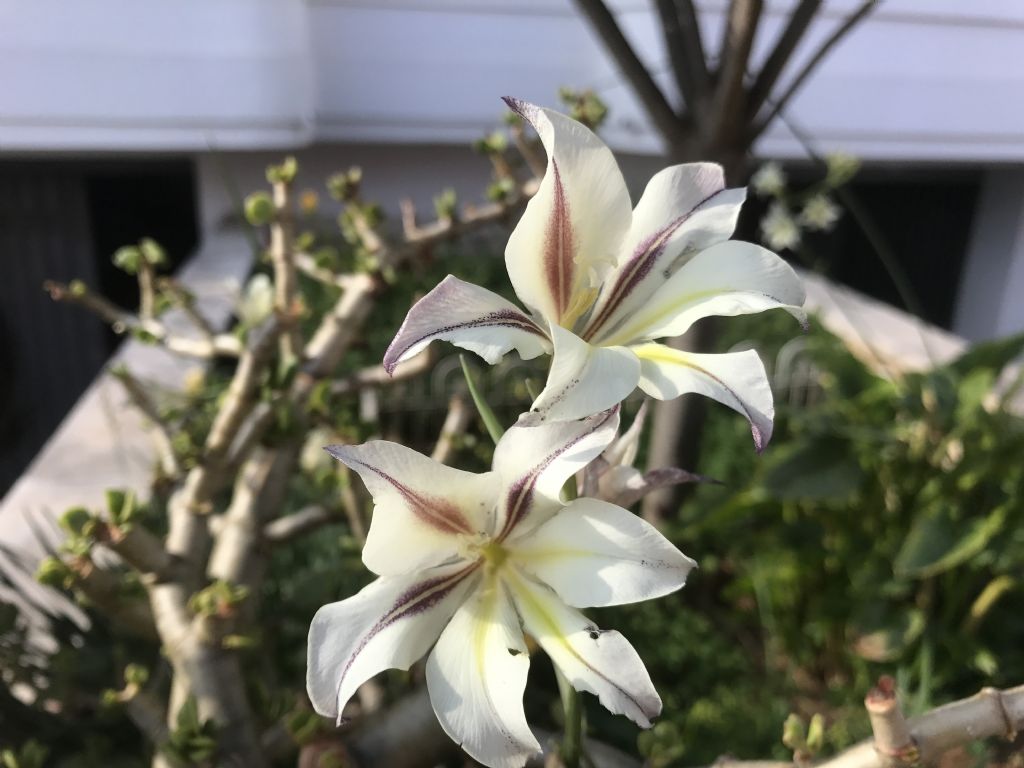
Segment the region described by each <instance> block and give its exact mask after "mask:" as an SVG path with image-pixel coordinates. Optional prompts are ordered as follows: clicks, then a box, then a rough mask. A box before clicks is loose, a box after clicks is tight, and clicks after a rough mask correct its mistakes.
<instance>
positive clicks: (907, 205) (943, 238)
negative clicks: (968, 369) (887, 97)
mask: <svg viewBox="0 0 1024 768" xmlns="http://www.w3.org/2000/svg"><path fill="white" fill-rule="evenodd" d="M787 173H788V175H789V176H790V177H791V178H792V179H793V186H794V187H795V188H797V189H799V188H801V186H802V184H804V183H811V182H813V181H814V180H816V179H817V178H819V177H818V176H810V175H806V171H805V170H803V169H799V168H798V169H796V170H792V171H791V170H790V169H787ZM850 188H851V190H852V192H853V193H854V194H855V195H856V198H857V200H858V201H859V202H860V204H861V205H862V206H863V207H864V209H865V211H866V212H867V214H868V216H869V217H870V219H871V220H872V221H873V223H874V225H875V226H877V228H878V231H879V232H880V233H881V234H882V235H883V237H884V238H885V240H886V241H887V242H888V245H889V247H890V248H891V249H892V253H893V255H894V257H895V260H896V262H897V265H898V269H900V270H902V272H903V273H904V274H905V276H906V279H907V282H908V283H909V286H910V290H911V291H912V293H913V296H912V298H911V299H910V301H911V303H917V304H918V305H919V307H920V311H921V314H922V317H923V319H925V320H926V321H928V322H929V323H932V324H934V325H937V326H940V327H942V328H946V329H949V328H950V327H951V326H952V322H953V313H954V311H955V308H956V294H957V288H958V286H959V282H960V277H961V274H962V271H963V265H964V258H965V256H966V253H967V246H968V241H969V238H970V233H971V225H972V222H973V220H974V213H975V208H976V205H977V201H978V196H979V193H980V190H981V172H980V171H974V170H943V171H913V170H899V171H897V170H876V169H868V170H865V171H864V172H862V174H861V175H860V177H859V178H858V179H857V180H855V181H854V182H853V183H852V184H851V186H850ZM748 200H749V202H748V204H747V205H746V206H745V208H744V211H743V217H742V222H741V227H742V232H743V234H742V237H743V238H744V239H754V240H757V241H760V237H759V235H758V232H757V229H756V228H757V225H758V222H760V220H761V219H762V217H763V216H764V214H765V212H766V211H767V207H768V203H767V201H765V199H764V198H758V197H757V196H755V195H753V194H751V195H750V196H749V198H748ZM837 202H838V201H837ZM794 213H798V212H797V211H795V212H794ZM800 250H801V253H800V254H799V257H794V254H790V253H786V254H784V255H785V256H786V257H787V258H792V260H793V261H794V263H798V264H799V263H808V262H810V263H814V264H815V265H816V266H817V267H818V268H819V269H820V270H821V271H823V272H824V274H825V275H827V276H828V277H830V278H831V279H833V280H835V281H837V282H839V283H842V284H844V285H848V286H850V287H851V288H854V289H856V290H858V291H860V292H862V293H865V294H867V295H868V296H872V297H874V298H876V299H879V300H881V301H884V302H886V303H888V304H892V305H893V306H896V307H899V308H900V309H904V310H907V311H911V309H912V307H910V306H908V304H907V302H906V301H905V300H904V297H903V296H901V293H900V290H899V289H898V288H897V286H896V283H895V282H894V280H893V278H892V276H891V275H890V272H889V270H888V269H887V267H886V265H885V263H884V262H883V260H882V258H880V257H879V255H878V253H877V251H876V250H875V248H874V246H873V245H872V244H871V240H870V238H869V237H868V236H867V235H866V234H865V232H864V229H863V228H862V227H861V226H860V225H859V224H858V223H857V221H856V220H855V219H854V217H853V216H851V215H850V213H849V212H847V211H846V210H844V211H843V214H842V217H841V218H840V220H839V221H838V223H837V224H836V226H835V227H834V229H832V230H831V231H830V232H827V233H809V232H804V235H803V242H802V245H801V249H800Z"/></svg>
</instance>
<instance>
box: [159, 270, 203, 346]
mask: <svg viewBox="0 0 1024 768" xmlns="http://www.w3.org/2000/svg"><path fill="white" fill-rule="evenodd" d="M157 287H158V288H160V290H162V291H164V293H166V294H167V295H169V296H170V297H171V298H172V299H173V300H174V303H175V305H176V306H177V307H178V308H180V309H181V311H182V312H184V313H185V316H186V317H188V319H189V320H190V321H191V322H192V325H194V326H195V327H196V329H197V330H198V331H199V332H200V333H201V334H202V335H203V337H204V338H206V339H212V338H213V337H215V336H216V335H217V332H216V331H215V330H214V328H213V325H212V324H211V323H210V321H209V320H208V319H207V318H206V316H205V315H204V314H203V313H202V312H200V311H199V308H198V307H196V298H195V296H193V295H192V293H191V292H190V291H189V290H188V289H187V288H185V286H183V285H182V284H181V283H179V282H178V281H177V280H175V279H174V278H171V277H161V278H159V279H158V280H157Z"/></svg>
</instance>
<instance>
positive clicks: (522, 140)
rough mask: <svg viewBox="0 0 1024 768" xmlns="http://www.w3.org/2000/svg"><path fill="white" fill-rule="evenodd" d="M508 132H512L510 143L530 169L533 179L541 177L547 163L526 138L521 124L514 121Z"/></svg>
mask: <svg viewBox="0 0 1024 768" xmlns="http://www.w3.org/2000/svg"><path fill="white" fill-rule="evenodd" d="M509 132H510V133H511V134H512V143H513V144H515V145H516V150H517V151H518V152H519V155H520V156H521V157H522V158H523V161H524V162H525V163H526V167H527V168H529V169H530V173H532V174H533V177H534V179H539V178H541V177H542V176H543V175H544V173H545V172H546V171H547V163H545V162H544V157H543V156H542V155H540V154H539V153H538V152H537V150H536V148H535V147H534V146H533V145H532V144H531V143H530V141H529V139H527V138H526V131H525V130H524V129H523V124H522V123H519V122H517V123H514V124H513V125H512V127H511V128H510V129H509Z"/></svg>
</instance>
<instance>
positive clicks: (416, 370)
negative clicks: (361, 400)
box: [331, 347, 437, 395]
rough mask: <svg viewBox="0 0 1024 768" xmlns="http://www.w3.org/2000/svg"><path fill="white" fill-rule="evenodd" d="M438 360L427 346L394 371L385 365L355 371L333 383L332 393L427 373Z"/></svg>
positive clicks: (352, 390) (341, 393)
mask: <svg viewBox="0 0 1024 768" xmlns="http://www.w3.org/2000/svg"><path fill="white" fill-rule="evenodd" d="M435 362H437V354H436V353H435V352H433V351H432V348H431V347H427V348H426V349H425V350H423V351H422V352H420V353H419V354H418V355H416V356H415V357H413V358H412V359H410V360H405V361H403V362H401V363H399V364H398V367H396V368H395V370H394V372H393V373H391V374H389V373H388V372H387V369H385V368H384V366H383V365H373V366H370V367H368V368H362V369H360V370H358V371H356V372H355V373H352V374H350V375H348V376H346V377H345V378H343V379H338V380H337V381H335V382H332V383H331V394H332V395H345V394H348V393H350V392H356V391H358V390H360V389H364V388H366V387H386V386H388V385H389V384H397V383H398V382H400V381H404V380H406V379H412V378H415V377H416V376H419V375H420V374H421V373H426V372H427V371H429V370H430V368H431V367H432V366H433V365H434V363H435Z"/></svg>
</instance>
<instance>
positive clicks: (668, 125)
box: [575, 0, 682, 146]
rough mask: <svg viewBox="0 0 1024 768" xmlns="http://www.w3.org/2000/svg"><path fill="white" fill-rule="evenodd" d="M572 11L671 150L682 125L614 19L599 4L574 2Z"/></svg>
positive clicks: (592, 0) (586, 0)
mask: <svg viewBox="0 0 1024 768" xmlns="http://www.w3.org/2000/svg"><path fill="white" fill-rule="evenodd" d="M575 2H576V7H577V8H579V9H580V11H582V13H583V15H584V16H585V17H586V18H587V20H588V21H589V22H590V26H591V27H592V28H593V30H594V31H595V32H596V33H597V35H598V37H600V38H601V40H602V41H603V42H604V45H605V48H606V49H607V50H608V52H609V53H610V54H611V55H612V58H613V59H615V62H616V64H618V66H619V70H620V71H621V72H622V74H623V76H624V77H625V78H626V80H628V81H629V84H630V85H631V86H633V91H634V92H635V93H636V95H637V97H638V98H639V99H640V103H641V104H643V105H644V109H645V110H646V111H647V114H648V115H649V116H650V118H651V120H652V121H653V123H654V125H655V126H656V127H657V129H658V131H659V133H661V135H662V138H664V139H665V141H666V142H667V143H668V144H669V146H675V145H677V144H678V143H679V138H680V133H681V128H682V124H681V122H680V120H679V117H678V115H676V113H675V110H674V109H672V105H671V104H669V103H668V100H667V99H666V98H665V94H663V93H662V92H661V89H660V88H658V84H657V83H655V82H654V78H653V77H651V73H650V72H648V71H647V68H646V67H644V65H643V62H642V61H640V58H639V57H638V56H637V55H636V51H634V50H633V46H632V45H630V43H629V41H628V40H627V39H626V36H625V35H624V34H623V33H622V29H621V28H620V27H619V24H618V22H617V21H616V20H615V16H614V15H612V12H611V11H609V10H608V6H607V5H605V4H604V2H603V0H575Z"/></svg>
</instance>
